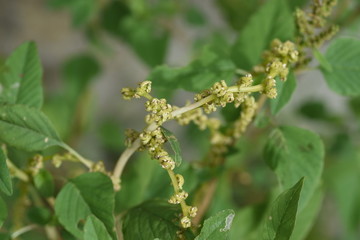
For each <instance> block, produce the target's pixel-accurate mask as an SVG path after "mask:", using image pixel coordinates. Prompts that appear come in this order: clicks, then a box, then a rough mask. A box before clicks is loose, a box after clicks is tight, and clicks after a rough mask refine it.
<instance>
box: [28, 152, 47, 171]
mask: <svg viewBox="0 0 360 240" xmlns="http://www.w3.org/2000/svg"><path fill="white" fill-rule="evenodd" d="M42 168H44V157H43V156H42V155H40V154H36V155H35V156H34V157H33V158H32V159H31V160H30V162H29V171H30V173H31V175H33V176H35V175H36V174H38V173H39V171H40V170H41V169H42Z"/></svg>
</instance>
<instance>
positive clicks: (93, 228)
mask: <svg viewBox="0 0 360 240" xmlns="http://www.w3.org/2000/svg"><path fill="white" fill-rule="evenodd" d="M84 239H94V240H111V237H110V235H109V233H108V232H107V230H106V228H105V225H104V223H102V222H101V221H100V220H99V219H98V218H97V217H95V216H94V215H89V216H88V217H87V220H86V223H85V227H84Z"/></svg>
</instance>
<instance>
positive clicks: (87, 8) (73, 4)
mask: <svg viewBox="0 0 360 240" xmlns="http://www.w3.org/2000/svg"><path fill="white" fill-rule="evenodd" d="M48 3H49V5H50V6H51V7H53V8H64V7H65V8H68V9H69V11H70V12H71V15H72V18H73V20H72V21H73V24H74V26H80V25H83V24H85V23H87V22H89V21H90V20H91V18H92V17H93V16H95V13H96V9H97V2H96V1H95V0H85V1H84V0H49V1H48Z"/></svg>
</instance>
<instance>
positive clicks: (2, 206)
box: [0, 197, 8, 227]
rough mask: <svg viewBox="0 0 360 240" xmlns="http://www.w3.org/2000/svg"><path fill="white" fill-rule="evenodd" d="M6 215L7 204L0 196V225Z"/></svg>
mask: <svg viewBox="0 0 360 240" xmlns="http://www.w3.org/2000/svg"><path fill="white" fill-rule="evenodd" d="M7 215H8V211H7V206H6V203H5V202H4V200H3V199H2V198H1V197H0V227H1V226H2V225H3V223H4V221H5V220H6V218H7Z"/></svg>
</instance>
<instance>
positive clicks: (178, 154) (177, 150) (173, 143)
mask: <svg viewBox="0 0 360 240" xmlns="http://www.w3.org/2000/svg"><path fill="white" fill-rule="evenodd" d="M161 132H162V133H163V134H164V136H165V138H166V139H167V140H168V141H169V143H170V146H171V149H172V150H173V151H174V154H175V156H174V161H175V163H176V166H180V164H181V162H182V157H181V150H180V144H179V142H178V140H177V138H176V137H175V135H174V134H173V133H172V132H170V131H169V130H167V129H166V128H164V127H162V128H161Z"/></svg>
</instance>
